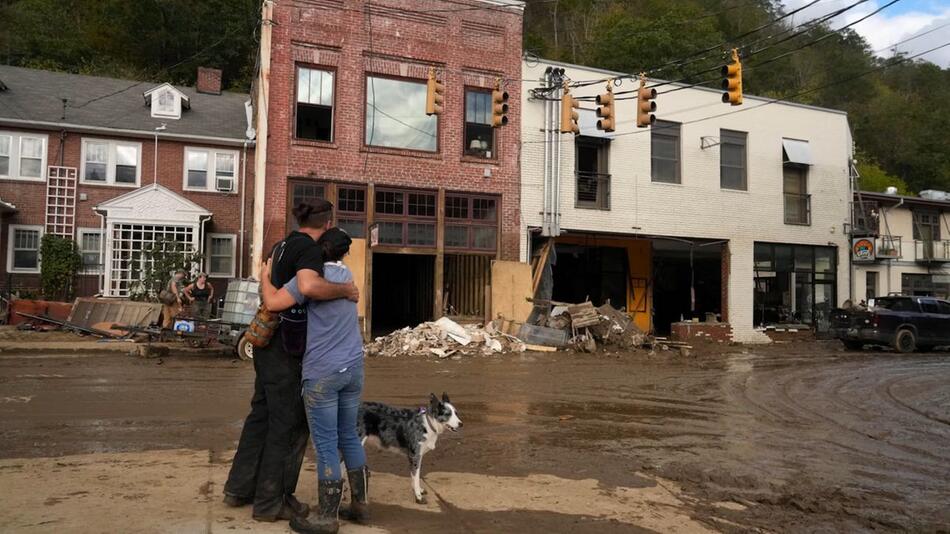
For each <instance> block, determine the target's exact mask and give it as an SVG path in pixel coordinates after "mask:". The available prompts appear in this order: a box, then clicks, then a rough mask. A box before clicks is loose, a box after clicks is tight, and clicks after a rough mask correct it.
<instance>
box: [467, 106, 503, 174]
mask: <svg viewBox="0 0 950 534" xmlns="http://www.w3.org/2000/svg"><path fill="white" fill-rule="evenodd" d="M493 105H494V103H493V102H492V94H491V92H490V91H484V90H474V89H469V90H466V91H465V147H464V148H465V154H466V155H467V156H474V157H477V158H486V159H489V158H495V157H497V155H496V154H495V129H494V128H492V125H491V123H492V107H493Z"/></svg>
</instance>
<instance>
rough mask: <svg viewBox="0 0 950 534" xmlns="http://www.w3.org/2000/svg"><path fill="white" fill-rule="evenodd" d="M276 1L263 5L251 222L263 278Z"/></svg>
mask: <svg viewBox="0 0 950 534" xmlns="http://www.w3.org/2000/svg"><path fill="white" fill-rule="evenodd" d="M273 18H274V2H273V1H272V0H264V3H263V5H262V6H261V49H260V55H261V70H260V72H259V73H258V79H257V106H256V108H257V109H256V110H255V113H256V114H257V144H256V146H255V148H254V212H253V217H254V218H253V220H252V222H251V275H252V276H254V277H255V278H258V279H259V278H260V275H261V262H262V261H263V255H264V202H265V197H266V193H267V188H266V185H267V179H266V178H267V110H268V109H270V106H269V105H268V96H269V94H270V54H271V32H272V30H273V26H272V24H273V23H272V20H273Z"/></svg>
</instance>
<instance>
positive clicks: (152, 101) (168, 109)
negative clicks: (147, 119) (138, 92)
mask: <svg viewBox="0 0 950 534" xmlns="http://www.w3.org/2000/svg"><path fill="white" fill-rule="evenodd" d="M145 98H146V101H147V102H148V105H149V106H150V107H151V108H152V110H151V115H152V117H154V118H156V119H175V120H178V119H180V118H181V110H182V108H188V107H189V106H190V101H189V98H188V96H187V95H185V94H184V93H182V92H181V91H179V90H178V89H176V88H175V87H174V86H172V85H171V84H169V83H163V84H161V85H158V86H155V87H153V88H151V89H149V90H148V91H145Z"/></svg>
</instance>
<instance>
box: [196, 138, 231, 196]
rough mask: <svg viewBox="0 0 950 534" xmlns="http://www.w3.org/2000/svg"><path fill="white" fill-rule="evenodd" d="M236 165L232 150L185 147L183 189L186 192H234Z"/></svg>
mask: <svg viewBox="0 0 950 534" xmlns="http://www.w3.org/2000/svg"><path fill="white" fill-rule="evenodd" d="M236 165H237V152H234V151H233V150H211V149H207V148H193V147H187V148H185V177H184V180H185V183H184V188H185V189H186V190H188V191H220V192H223V193H231V192H233V191H236V190H237V183H236V180H235V178H234V176H235V174H234V173H235V167H236Z"/></svg>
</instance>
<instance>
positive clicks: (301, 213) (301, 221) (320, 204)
mask: <svg viewBox="0 0 950 534" xmlns="http://www.w3.org/2000/svg"><path fill="white" fill-rule="evenodd" d="M293 214H294V219H296V220H297V225H298V226H300V227H301V228H323V227H324V226H326V225H327V223H328V222H330V220H332V219H333V204H332V203H330V202H329V201H327V200H323V199H316V200H308V201H307V202H301V203H299V204H297V205H296V206H294V210H293Z"/></svg>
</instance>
